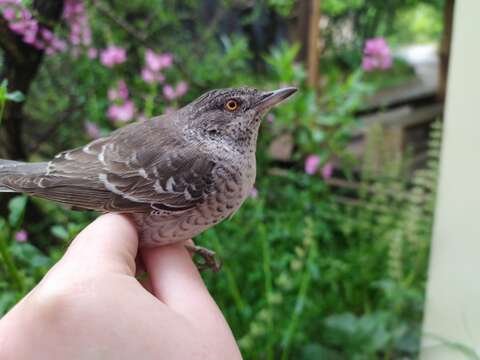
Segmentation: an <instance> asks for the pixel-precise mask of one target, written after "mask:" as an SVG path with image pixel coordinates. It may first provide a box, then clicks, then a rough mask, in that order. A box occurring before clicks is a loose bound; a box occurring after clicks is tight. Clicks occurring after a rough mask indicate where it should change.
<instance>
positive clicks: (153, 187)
mask: <svg viewBox="0 0 480 360" xmlns="http://www.w3.org/2000/svg"><path fill="white" fill-rule="evenodd" d="M295 91H296V89H294V88H286V89H281V90H277V91H275V92H260V91H257V90H255V89H251V88H240V89H222V90H213V91H210V92H208V93H206V94H204V95H203V96H201V97H200V98H198V99H197V100H195V101H194V102H192V103H191V104H189V105H187V106H185V107H184V108H182V109H180V110H178V111H176V112H175V113H172V114H170V115H168V116H160V117H157V118H153V119H152V120H148V121H144V122H138V123H134V124H131V125H128V126H125V127H123V128H121V129H119V130H117V131H114V132H113V133H111V134H110V135H109V136H107V137H104V138H101V139H98V140H95V141H93V142H91V143H89V144H88V145H86V146H84V147H81V148H77V149H73V150H69V151H64V152H62V153H60V154H58V155H57V156H56V157H55V158H54V159H53V160H51V161H49V162H42V163H22V162H14V161H9V160H0V191H2V192H4V191H13V192H23V193H27V194H29V195H33V196H38V197H41V198H45V199H49V200H53V201H56V202H59V203H63V204H67V205H69V206H72V207H74V208H75V209H85V210H95V211H102V212H120V213H130V214H132V217H133V219H134V220H135V222H136V223H137V225H138V227H139V230H140V234H141V236H140V238H141V244H142V245H161V244H165V243H169V242H176V241H181V240H186V239H188V238H191V237H193V236H195V235H197V234H198V233H200V232H201V231H203V230H205V229H206V228H208V227H210V226H212V225H214V224H216V223H218V222H220V221H221V220H223V219H225V218H226V217H228V216H231V215H232V214H233V213H234V212H235V211H236V210H237V209H238V208H239V207H240V205H241V204H242V202H243V201H244V200H245V198H246V197H247V196H248V194H249V192H250V190H251V188H252V186H253V184H254V181H255V173H256V165H255V148H256V141H257V134H258V128H259V124H260V118H261V117H262V116H263V115H264V114H265V113H266V111H268V109H270V108H271V107H272V106H273V105H275V104H277V103H279V102H280V101H282V100H283V99H285V98H287V97H288V96H290V95H291V94H292V93H294V92H295Z"/></svg>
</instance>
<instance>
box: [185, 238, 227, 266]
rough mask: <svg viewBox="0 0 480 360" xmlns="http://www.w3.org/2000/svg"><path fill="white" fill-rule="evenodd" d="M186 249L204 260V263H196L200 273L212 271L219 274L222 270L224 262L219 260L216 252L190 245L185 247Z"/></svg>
mask: <svg viewBox="0 0 480 360" xmlns="http://www.w3.org/2000/svg"><path fill="white" fill-rule="evenodd" d="M185 247H186V248H187V250H188V251H189V252H190V253H191V254H193V255H195V254H197V255H199V256H201V257H202V258H203V262H200V261H194V262H195V265H196V266H197V269H198V270H199V271H204V270H207V269H210V270H212V271H213V272H218V271H220V269H221V268H222V261H221V260H220V259H219V258H217V256H216V253H215V251H212V250H210V249H207V248H204V247H202V246H197V245H190V244H187V245H185Z"/></svg>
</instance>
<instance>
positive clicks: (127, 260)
mask: <svg viewBox="0 0 480 360" xmlns="http://www.w3.org/2000/svg"><path fill="white" fill-rule="evenodd" d="M137 249H138V235H137V231H136V229H135V226H134V224H133V223H132V221H131V220H130V219H129V218H127V217H126V216H125V215H120V214H105V215H102V216H100V217H98V218H97V219H96V220H95V221H94V222H92V223H91V224H90V225H88V226H87V227H86V228H85V229H84V230H83V231H82V232H81V233H80V234H78V236H77V237H76V238H75V239H74V240H73V241H72V243H71V244H70V246H69V248H68V250H67V252H66V253H65V255H64V256H63V258H62V259H61V260H60V262H59V263H58V264H57V265H56V266H55V268H56V269H55V271H56V272H57V271H61V272H62V273H63V275H64V276H75V277H78V275H83V274H91V273H102V272H103V273H119V274H124V275H129V276H135V257H136V255H137Z"/></svg>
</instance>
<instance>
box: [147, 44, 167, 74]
mask: <svg viewBox="0 0 480 360" xmlns="http://www.w3.org/2000/svg"><path fill="white" fill-rule="evenodd" d="M145 62H146V64H147V66H148V68H149V69H150V70H152V71H154V72H155V71H160V70H162V68H163V58H162V55H161V54H157V53H155V52H154V51H153V50H151V49H147V51H146V52H145Z"/></svg>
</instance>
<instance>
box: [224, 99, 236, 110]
mask: <svg viewBox="0 0 480 360" xmlns="http://www.w3.org/2000/svg"><path fill="white" fill-rule="evenodd" d="M225 109H227V110H228V111H235V110H237V109H238V102H236V101H235V100H228V101H227V102H226V103H225Z"/></svg>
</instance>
